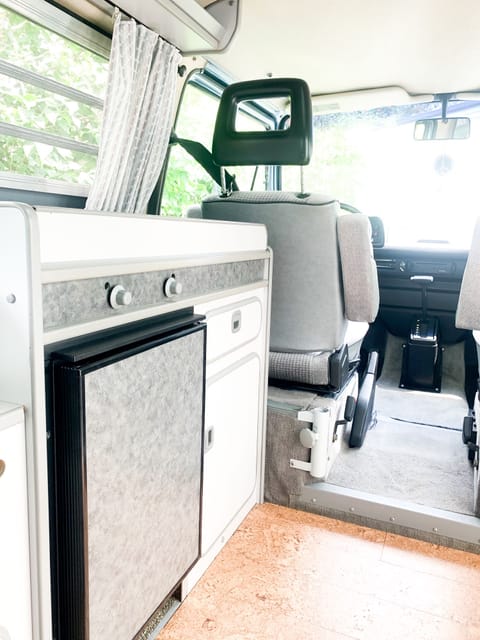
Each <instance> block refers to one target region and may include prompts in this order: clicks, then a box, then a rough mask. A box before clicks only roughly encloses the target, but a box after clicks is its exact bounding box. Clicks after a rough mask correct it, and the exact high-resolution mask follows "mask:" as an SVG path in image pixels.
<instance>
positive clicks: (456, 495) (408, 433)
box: [328, 418, 473, 515]
mask: <svg viewBox="0 0 480 640" xmlns="http://www.w3.org/2000/svg"><path fill="white" fill-rule="evenodd" d="M328 482H329V483H331V484H336V485H339V486H341V487H347V488H354V489H357V490H358V491H365V492H367V493H372V494H375V495H381V496H384V497H391V498H398V499H400V500H406V501H408V502H413V503H416V504H421V505H426V506H429V507H435V508H437V509H445V510H447V511H454V512H456V513H464V514H468V515H473V471H472V467H471V466H470V464H469V463H468V461H467V454H466V449H465V446H464V445H463V443H462V438H461V434H460V433H459V432H458V431H453V430H450V429H442V428H438V427H430V426H424V425H419V424H410V423H407V422H400V421H397V420H392V419H390V418H380V419H379V420H378V423H377V425H376V426H375V427H374V428H373V429H371V430H370V431H369V432H368V434H367V437H366V439H365V443H364V445H363V447H362V448H361V449H348V450H346V449H344V450H343V451H342V453H340V455H339V456H338V458H337V460H336V462H335V464H334V465H333V469H332V471H331V472H330V474H329V476H328Z"/></svg>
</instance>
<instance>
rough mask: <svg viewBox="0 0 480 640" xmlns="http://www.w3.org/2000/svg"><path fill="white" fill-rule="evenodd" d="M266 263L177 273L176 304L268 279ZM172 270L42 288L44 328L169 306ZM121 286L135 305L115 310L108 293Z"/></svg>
mask: <svg viewBox="0 0 480 640" xmlns="http://www.w3.org/2000/svg"><path fill="white" fill-rule="evenodd" d="M264 270H265V260H245V261H240V262H227V263H222V264H211V265H201V266H197V267H188V268H183V269H174V270H173V271H174V272H175V277H176V279H177V281H178V282H180V283H181V284H182V286H183V290H182V293H181V294H179V295H178V296H176V297H175V301H178V300H182V299H184V300H188V298H192V297H194V296H199V295H204V294H208V293H213V292H215V291H222V290H223V289H231V288H233V287H240V286H243V285H247V284H252V283H254V282H259V281H261V280H263V278H264ZM170 275H172V269H164V270H162V271H151V272H146V273H133V274H124V275H119V276H114V277H113V276H112V277H111V278H110V277H103V278H86V279H84V280H72V281H67V282H51V283H47V284H44V285H43V286H42V295H43V328H44V329H45V331H51V330H53V329H59V328H61V327H68V326H72V325H75V324H78V323H81V322H90V321H92V320H98V319H100V318H108V317H110V316H115V315H119V314H122V313H129V312H131V311H132V310H136V309H142V308H145V307H150V306H155V305H163V304H168V303H169V299H168V298H167V296H166V295H165V293H164V291H163V287H164V283H165V280H166V279H167V278H168V277H170ZM115 284H121V285H123V287H125V289H127V290H128V291H130V292H131V294H132V302H131V304H130V305H128V306H126V307H121V308H119V309H112V308H111V307H110V306H109V304H108V301H107V290H109V288H111V287H112V286H113V285H115Z"/></svg>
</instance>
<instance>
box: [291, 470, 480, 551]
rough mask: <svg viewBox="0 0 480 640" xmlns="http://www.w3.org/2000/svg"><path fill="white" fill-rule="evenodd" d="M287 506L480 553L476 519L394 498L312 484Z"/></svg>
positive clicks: (322, 484)
mask: <svg viewBox="0 0 480 640" xmlns="http://www.w3.org/2000/svg"><path fill="white" fill-rule="evenodd" d="M290 506H291V507H294V508H297V509H302V510H304V511H310V512H313V513H319V514H322V515H325V516H330V517H334V518H337V519H340V520H347V521H349V522H354V523H356V524H360V525H364V526H367V527H373V528H375V529H381V530H382V531H388V532H390V533H396V534H399V535H404V536H407V537H410V538H416V539H419V540H425V541H427V542H432V543H434V544H441V545H443V546H447V547H453V548H456V549H462V550H464V551H471V552H473V553H480V519H479V518H476V517H475V516H469V515H464V514H460V513H454V512H452V511H445V510H443V509H434V508H432V507H426V506H424V505H420V504H414V503H411V502H406V501H403V500H396V499H395V498H384V497H382V496H377V495H374V494H371V493H365V492H362V491H356V490H355V489H347V488H344V487H339V486H336V485H333V484H329V483H328V482H316V483H313V484H310V485H306V486H304V487H303V488H302V492H301V494H300V495H299V496H291V498H290Z"/></svg>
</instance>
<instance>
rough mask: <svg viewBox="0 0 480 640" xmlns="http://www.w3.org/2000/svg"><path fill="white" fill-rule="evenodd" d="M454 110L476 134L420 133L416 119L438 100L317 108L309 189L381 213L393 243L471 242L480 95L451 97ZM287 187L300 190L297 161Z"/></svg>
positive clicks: (435, 111) (428, 114)
mask: <svg viewBox="0 0 480 640" xmlns="http://www.w3.org/2000/svg"><path fill="white" fill-rule="evenodd" d="M448 115H449V116H450V117H453V116H459V117H465V116H467V117H469V118H471V128H470V137H469V138H467V139H453V140H415V139H414V127H415V121H416V120H419V119H423V118H434V117H440V116H441V107H440V104H439V103H438V102H434V103H433V102H432V103H419V104H413V105H412V104H410V105H402V106H395V107H384V108H378V109H372V110H368V111H356V112H352V113H335V114H326V115H325V114H322V115H314V146H313V156H312V160H311V162H310V164H309V165H308V166H306V167H304V168H303V173H304V188H305V190H306V191H314V192H317V193H322V192H323V193H328V194H330V195H332V196H333V197H335V198H337V199H338V200H340V201H342V202H345V203H347V204H350V205H353V206H355V207H357V208H358V209H360V210H361V211H363V212H364V213H366V214H368V215H372V216H379V217H381V218H382V220H383V222H384V225H385V231H386V243H387V244H389V245H399V246H418V245H419V244H420V245H422V244H425V243H427V244H432V243H441V244H442V245H445V246H451V247H468V246H469V243H470V239H471V233H472V229H473V224H474V221H475V219H476V217H477V216H478V212H477V211H476V207H475V202H476V200H477V197H478V196H477V180H476V171H477V170H476V164H477V160H476V159H477V156H478V148H479V144H480V102H478V103H476V102H470V101H455V102H452V103H451V104H450V106H449V111H448ZM282 188H283V189H285V190H289V191H290V190H292V191H298V190H299V189H300V170H299V168H298V167H284V168H283V169H282Z"/></svg>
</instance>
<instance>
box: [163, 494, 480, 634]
mask: <svg viewBox="0 0 480 640" xmlns="http://www.w3.org/2000/svg"><path fill="white" fill-rule="evenodd" d="M479 592H480V556H477V555H474V554H470V553H464V552H461V551H457V550H453V549H447V548H444V547H439V546H435V545H431V544H428V543H425V542H420V541H417V540H411V539H408V538H403V537H401V536H397V535H393V534H389V533H383V532H380V531H375V530H373V529H367V528H365V527H360V526H356V525H353V524H348V523H344V522H339V521H337V520H332V519H330V518H325V517H322V516H318V515H315V514H309V513H304V512H301V511H295V510H292V509H288V508H285V507H279V506H276V505H272V504H263V505H257V506H256V507H255V508H254V509H253V510H252V511H251V512H250V514H249V515H248V516H247V518H246V519H245V520H244V522H243V523H242V525H241V527H240V528H239V530H238V531H237V532H236V533H235V535H234V536H233V538H232V539H231V540H230V541H229V543H228V544H227V545H226V547H225V548H224V549H223V551H222V552H221V553H220V555H219V556H218V557H217V558H216V560H215V561H214V563H213V564H212V565H211V567H210V568H209V569H208V571H207V572H206V574H205V575H204V576H203V578H202V579H201V580H200V582H199V583H198V584H197V586H196V587H195V588H194V590H193V591H192V592H191V593H190V595H189V596H188V597H187V598H186V600H185V602H184V603H183V604H182V605H181V607H180V609H179V610H178V611H177V613H176V614H175V615H174V616H173V618H172V619H171V620H170V622H169V623H168V624H167V626H166V627H165V629H164V630H163V631H162V632H161V633H160V634H159V636H158V640H204V639H205V640H206V639H208V640H296V639H298V640H342V639H343V640H346V639H348V638H354V639H357V640H360V639H361V640H383V639H385V640H474V639H475V640H480V607H479V604H478V593H479Z"/></svg>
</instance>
